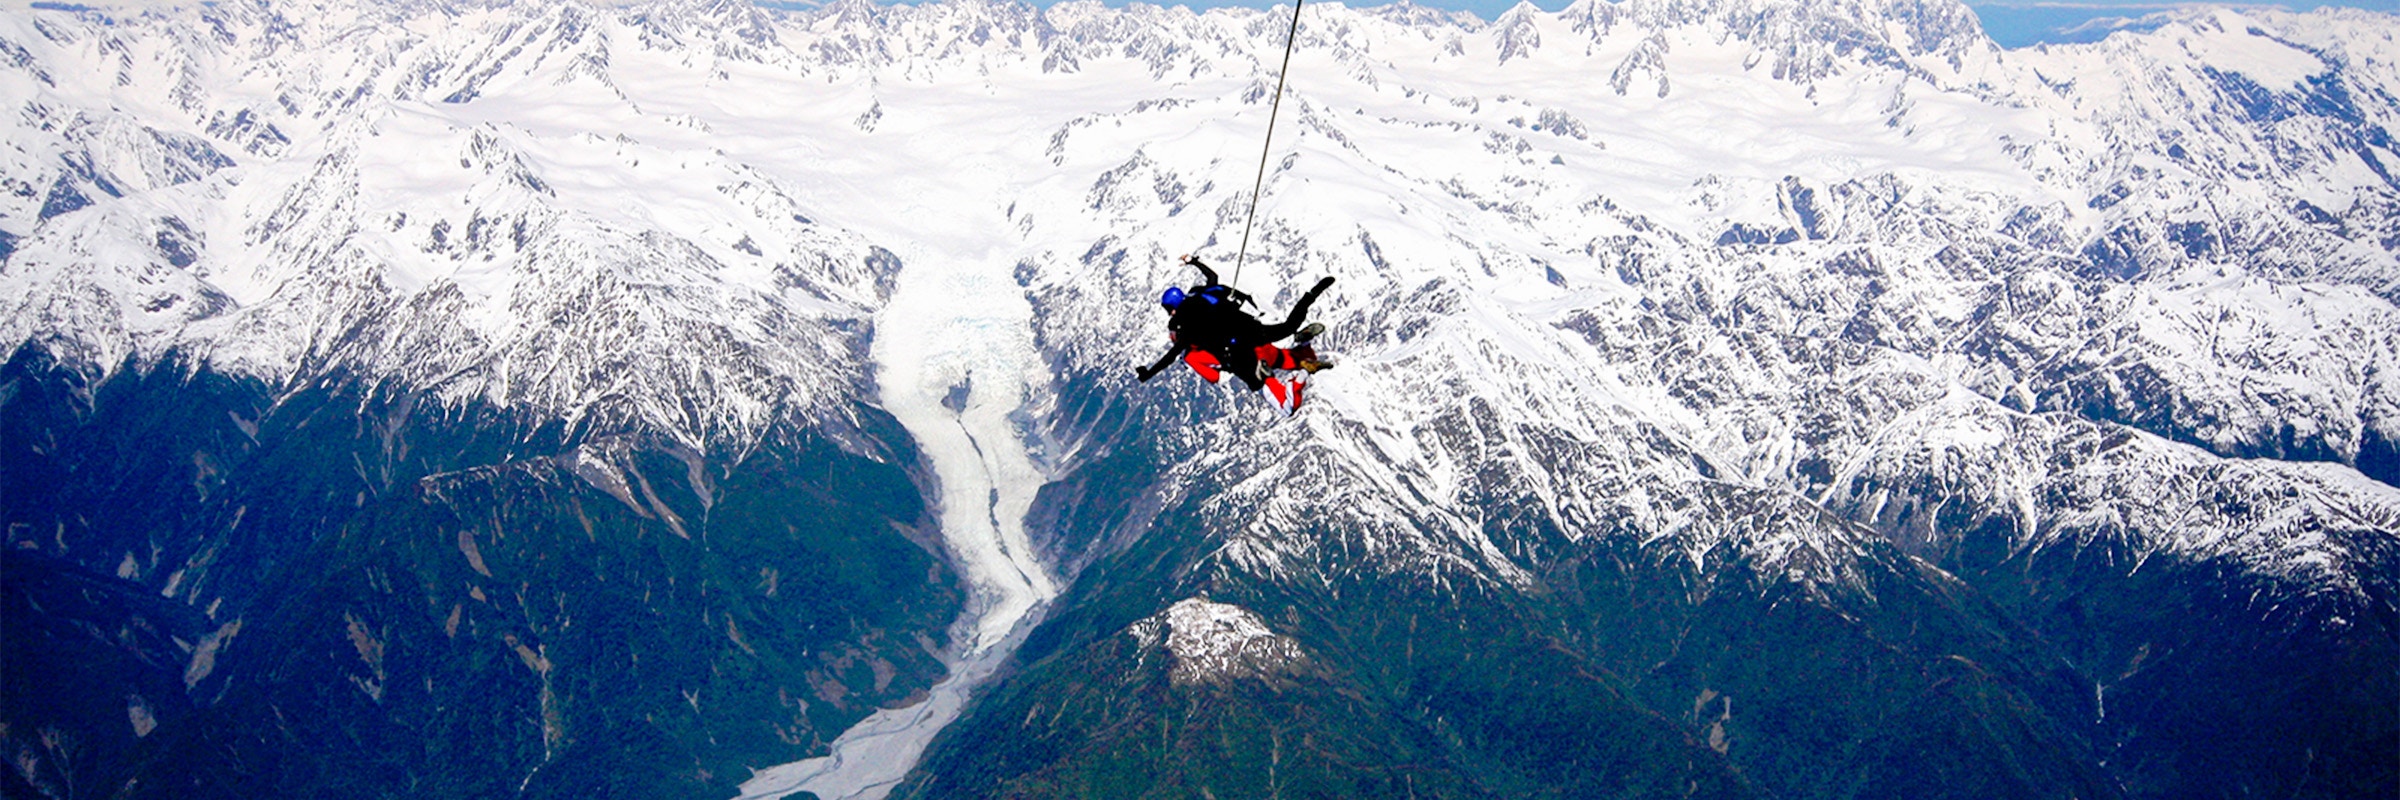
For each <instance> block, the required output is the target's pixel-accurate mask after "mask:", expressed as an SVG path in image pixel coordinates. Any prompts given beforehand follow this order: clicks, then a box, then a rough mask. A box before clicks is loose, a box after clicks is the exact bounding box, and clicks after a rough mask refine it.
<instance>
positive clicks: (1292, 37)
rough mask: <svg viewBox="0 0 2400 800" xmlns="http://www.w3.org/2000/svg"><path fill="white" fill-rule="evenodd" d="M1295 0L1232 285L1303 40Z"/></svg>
mask: <svg viewBox="0 0 2400 800" xmlns="http://www.w3.org/2000/svg"><path fill="white" fill-rule="evenodd" d="M1304 2H1307V0H1292V29H1291V31H1290V32H1288V33H1285V34H1284V36H1283V67H1282V68H1281V69H1279V70H1276V72H1275V101H1274V102H1273V103H1272V104H1270V105H1268V106H1267V140H1266V141H1264V142H1261V143H1259V145H1258V176H1257V177H1255V178H1252V179H1250V212H1249V213H1248V214H1245V215H1243V218H1242V249H1241V252H1240V254H1238V255H1236V256H1234V259H1233V281H1232V284H1239V283H1241V282H1242V264H1243V263H1244V262H1246V261H1248V260H1249V258H1250V225H1251V224H1252V223H1254V222H1257V221H1258V191H1259V189H1260V188H1261V187H1263V186H1265V185H1266V180H1267V154H1268V153H1269V152H1271V151H1272V150H1273V149H1274V147H1275V117H1276V115H1277V114H1280V113H1282V112H1283V79H1284V76H1286V75H1290V74H1291V72H1292V45H1294V44H1296V43H1298V42H1299V41H1300V4H1301V3H1304Z"/></svg>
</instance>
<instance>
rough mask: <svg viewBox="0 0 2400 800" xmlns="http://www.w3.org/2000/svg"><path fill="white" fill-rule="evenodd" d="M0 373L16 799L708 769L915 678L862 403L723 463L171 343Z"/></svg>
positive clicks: (890, 698)
mask: <svg viewBox="0 0 2400 800" xmlns="http://www.w3.org/2000/svg"><path fill="white" fill-rule="evenodd" d="M0 386H4V387H5V388H0V397H5V398H6V399H5V406H4V407H5V412H6V413H5V419H6V423H5V424H6V425H7V442H8V445H7V448H8V449H7V452H6V453H5V454H4V455H0V470H5V471H4V472H0V481H4V485H5V486H6V489H7V494H6V497H7V500H6V503H5V508H4V509H0V510H4V511H5V513H6V515H7V524H8V526H9V528H8V529H9V531H10V532H9V535H8V541H7V549H6V558H7V561H6V562H5V577H6V581H5V594H4V595H0V597H4V598H5V600H6V605H5V606H4V608H5V614H6V616H5V623H6V624H7V626H8V633H9V636H8V639H9V641H10V642H11V646H10V647H9V648H8V652H9V655H8V658H9V659H10V660H9V662H8V666H9V674H10V680H9V681H8V693H7V694H6V700H7V705H6V706H5V708H0V721H4V722H5V723H6V725H7V728H6V730H7V732H6V734H5V735H6V737H7V742H6V746H7V747H9V748H10V750H11V752H13V753H18V754H23V755H24V756H25V760H23V761H21V762H20V763H24V764H27V765H29V768H28V769H26V770H23V771H21V772H11V773H10V776H11V779H12V780H17V781H25V782H30V783H31V784H32V785H33V787H34V788H39V790H40V791H42V792H44V793H48V794H52V795H55V796H76V797H81V796H91V795H96V794H116V793H123V794H126V795H130V796H141V797H200V796H223V797H258V796H302V795H306V796H333V795H341V796H349V795H360V796H369V795H391V794H405V795H411V796H423V797H493V796H506V795H511V794H517V793H519V792H520V790H522V792H523V793H524V794H525V795H527V796H536V797H588V796H599V795H604V796H692V795H694V794H723V793H729V792H730V790H731V787H732V786H733V785H735V784H738V783H739V782H740V781H742V780H744V779H746V778H747V777H748V774H749V773H748V770H747V769H745V768H746V767H749V768H755V767H763V766H766V765H770V764H775V763H781V762H785V761H791V760H796V759H798V758H802V757H806V756H808V755H812V754H815V753H818V752H822V750H823V745H824V743H825V742H827V741H829V740H830V739H832V738H833V737H834V736H835V735H836V734H838V733H839V732H840V731H841V730H842V729H844V728H846V727H848V726H849V725H851V724H852V723H854V722H856V721H857V720H858V719H860V718H863V717H864V716H866V715H867V714H868V713H871V712H872V711H874V710H875V709H876V708H878V707H882V706H888V705H895V704H900V703H904V702H908V701H910V700H912V698H913V696H914V695H916V694H917V693H919V692H921V691H922V690H923V689H924V688H925V687H927V686H929V685H931V683H932V682H933V681H934V680H937V679H938V678H940V677H941V675H942V674H943V673H944V668H943V666H942V664H941V663H940V661H939V660H937V659H936V658H935V657H934V656H933V651H934V650H936V649H938V648H939V646H940V644H941V642H942V639H943V636H944V633H943V630H944V627H945V626H946V625H947V624H948V623H949V622H950V620H951V619H952V618H953V617H954V616H955V615H956V614H957V612H958V609H959V604H960V597H959V594H958V592H957V590H956V589H955V588H954V582H953V580H952V579H951V578H950V577H949V575H948V573H947V569H946V567H945V566H944V565H943V562H942V560H941V559H940V558H939V557H938V556H937V555H935V554H934V553H933V552H931V551H929V550H928V549H926V547H925V546H924V545H923V544H922V543H912V541H911V540H910V538H908V537H903V536H899V535H895V534H894V530H895V528H902V529H917V530H921V529H922V527H923V526H924V525H925V524H926V521H925V513H924V504H923V501H922V500H921V499H920V493H919V491H918V487H917V485H916V483H915V482H914V479H913V478H912V476H911V473H910V469H911V467H910V465H913V464H914V463H915V455H914V452H913V450H912V449H910V447H909V445H908V443H907V439H906V437H905V436H903V435H901V434H900V433H899V431H898V428H897V426H896V425H894V424H893V423H891V422H890V421H889V420H888V418H883V417H881V416H880V415H878V414H875V413H874V412H871V411H866V410H863V409H862V410H861V412H860V413H859V414H858V415H857V417H856V419H858V420H860V422H859V424H858V425H857V426H856V427H853V428H849V429H837V428H834V427H832V426H828V427H825V428H819V429H792V430H786V431H779V432H777V434H776V435H775V436H772V437H770V439H769V440H768V441H767V442H765V443H762V444H761V445H760V446H759V447H758V448H757V449H756V450H755V451H754V452H751V453H748V454H746V455H744V456H743V457H741V458H739V459H738V460H731V459H726V458H723V457H722V456H712V455H703V454H698V453H693V452H691V451H689V450H687V449H683V448H679V447H677V446H675V445H673V444H671V443H667V442H661V441H655V440H649V439H646V438H645V437H644V435H643V434H642V433H641V432H640V431H637V430H625V431H591V430H583V431H570V430H568V429H566V428H565V427H564V426H560V425H558V424H555V423H549V424H536V423H528V422H525V421H522V420H519V419H516V418H513V417H511V416H509V415H507V414H502V413H497V412H492V411H488V410H483V409H475V408H464V409H460V408H442V407H439V406H437V405H436V404H434V403H431V402H427V401H423V400H422V399H420V398H418V397H416V396H413V395H410V394H408V393H407V392H405V391H404V390H397V389H393V388H391V387H380V386H361V385H357V384H353V383H346V382H344V381H342V380H340V379H337V378H327V379H324V380H320V381H315V382H312V383H311V384H309V385H305V386H300V387H284V388H280V389H279V388H278V387H270V386H265V385H262V384H259V383H257V382H255V381H249V380H243V379H234V378H227V377H224V376H221V375H219V374H216V373H213V372H210V371H208V370H206V369H196V370H195V369H191V368H190V367H188V366H186V365H185V364H183V363H181V362H178V361H173V360H170V361H168V362H167V363H163V364H160V365H157V366H155V367H153V368H150V369H147V370H141V369H130V368H129V369H125V370H120V371H118V372H116V373H115V374H113V375H111V376H109V377H107V378H105V379H101V380H99V381H97V382H92V381H89V380H88V379H87V378H86V377H85V376H84V375H82V374H80V373H78V372H75V371H72V370H68V369H64V368H61V367H59V366H57V365H55V364H54V363H52V362H51V361H50V360H49V359H48V357H47V355H46V354H45V353H44V352H42V351H41V350H40V349H39V348H38V347H31V346H29V347H27V348H24V349H22V350H20V351H19V352H18V353H17V354H16V356H15V358H14V359H12V360H11V362H10V363H9V365H8V367H7V373H6V375H5V378H4V379H0ZM918 538H920V539H922V538H924V537H922V536H919V537H918ZM129 720H130V722H129ZM20 786H23V784H20ZM612 787H614V788H612ZM630 789H638V790H639V791H638V792H633V793H627V792H626V791H620V790H630Z"/></svg>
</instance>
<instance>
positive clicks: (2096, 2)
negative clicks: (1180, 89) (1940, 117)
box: [1033, 0, 2400, 47]
mask: <svg viewBox="0 0 2400 800" xmlns="http://www.w3.org/2000/svg"><path fill="white" fill-rule="evenodd" d="M1382 1H1383V0H1345V2H1347V3H1348V4H1350V5H1353V6H1368V5H1380V4H1381V2H1382ZM1532 1H1533V4H1534V6H1536V7H1538V8H1542V9H1544V10H1549V11H1556V10H1558V9H1560V8H1563V7H1565V6H1566V4H1567V3H1568V1H1569V0H1532ZM1033 2H1035V3H1037V4H1044V5H1046V4H1047V3H1046V2H1044V0H1033ZM1105 2H1107V3H1108V4H1109V5H1112V6H1115V5H1124V4H1125V0H1105ZM1144 2H1151V3H1157V4H1159V5H1188V6H1191V7H1193V8H1214V7H1217V6H1250V7H1254V8H1255V7H1261V6H1271V5H1291V0H1281V2H1276V0H1144ZM1412 2H1415V3H1416V4H1417V5H1421V6H1430V7H1433V8H1449V9H1458V10H1462V11H1472V12H1475V14H1476V15H1478V16H1481V17H1483V18H1484V19H1491V18H1493V17H1496V16H1499V14H1500V12H1503V11H1507V10H1508V9H1509V8H1510V7H1512V6H1515V5H1516V4H1517V0H1412ZM1966 3H1967V5H1968V6H1971V7H1973V8H1974V9H1975V11H1976V16H1977V17H1979V18H1981V19H1982V20H1983V24H1984V30H1985V31H1986V32H1988V33H1990V34H1991V35H1992V38H1993V39H1995V40H1998V41H1999V42H2000V43H2001V44H2002V45H2006V46H2009V47H2019V46H2023V45H2027V44H2032V43H2034V42H2066V41H2093V40H2097V39H2098V38H2100V37H2101V36H2104V35H2106V34H2107V32H2108V30H2109V28H2108V26H2107V25H2105V24H2100V25H2090V24H2087V23H2090V22H2092V21H2093V20H2106V19H2117V18H2126V19H2130V18H2139V17H2141V16H2144V15H2147V14H2151V13H2155V12H2158V11H2164V10H2167V9H2170V8H2176V7H2180V6H2190V5H2232V6H2249V7H2259V6H2264V7H2280V8H2286V9H2291V10H2294V11H2306V10H2309V9H2313V8H2318V7H2321V6H2345V7H2349V8H2365V9H2371V10H2375V11H2384V12H2394V13H2400V0H2339V1H2337V2H2323V0H2288V1H2287V2H2274V3H2177V2H2168V1H2166V0H2131V1H2130V2H2127V1H2126V0H2118V1H2117V2H2109V1H2108V0H1966Z"/></svg>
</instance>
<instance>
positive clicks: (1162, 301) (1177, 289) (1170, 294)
mask: <svg viewBox="0 0 2400 800" xmlns="http://www.w3.org/2000/svg"><path fill="white" fill-rule="evenodd" d="M1158 304H1159V305H1162V306H1166V307H1167V309H1168V310H1170V311H1172V310H1174V309H1175V307H1176V306H1180V305H1183V287H1181V286H1169V287H1167V293H1166V294H1162V295H1159V296H1158Z"/></svg>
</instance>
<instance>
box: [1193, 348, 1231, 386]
mask: <svg viewBox="0 0 2400 800" xmlns="http://www.w3.org/2000/svg"><path fill="white" fill-rule="evenodd" d="M1183 363H1184V364H1185V365H1187V366H1190V367H1191V368H1192V371H1193V372H1197V373H1200V377H1202V378H1206V379H1208V382H1209V383H1216V382H1217V379H1218V378H1222V377H1225V366H1224V365H1223V364H1219V363H1217V357H1216V356H1213V355H1210V354H1209V352H1208V351H1206V350H1190V351H1186V352H1185V353H1184V354H1183Z"/></svg>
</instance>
